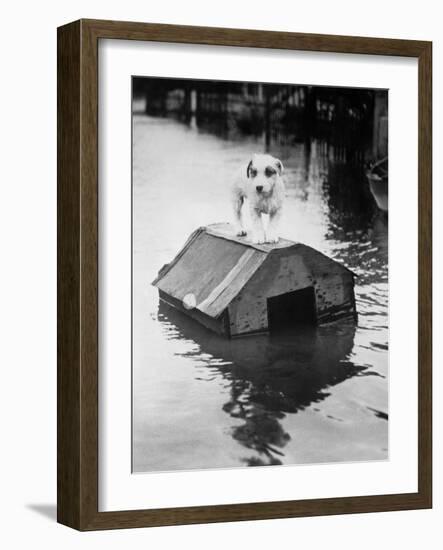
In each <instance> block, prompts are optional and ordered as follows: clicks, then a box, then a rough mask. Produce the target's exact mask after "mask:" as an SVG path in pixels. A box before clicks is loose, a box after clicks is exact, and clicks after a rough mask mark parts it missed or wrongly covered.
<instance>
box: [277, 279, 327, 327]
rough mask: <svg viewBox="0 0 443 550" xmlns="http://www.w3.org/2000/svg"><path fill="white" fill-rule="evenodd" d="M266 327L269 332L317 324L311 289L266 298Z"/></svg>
mask: <svg viewBox="0 0 443 550" xmlns="http://www.w3.org/2000/svg"><path fill="white" fill-rule="evenodd" d="M267 302H268V326H269V330H270V331H274V330H279V329H282V328H287V327H292V326H294V325H300V324H306V325H314V324H315V323H316V322H317V311H316V305H315V292H314V288H313V287H307V288H302V289H301V290H295V291H294V292H287V293H286V294H280V295H279V296H274V297H272V298H268V300H267Z"/></svg>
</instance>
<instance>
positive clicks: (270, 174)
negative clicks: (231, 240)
mask: <svg viewBox="0 0 443 550" xmlns="http://www.w3.org/2000/svg"><path fill="white" fill-rule="evenodd" d="M232 194H233V196H232V203H233V209H234V218H235V226H236V233H237V236H239V237H244V236H245V235H246V234H247V233H246V230H245V227H244V223H243V216H242V208H243V204H244V202H245V199H247V201H248V206H249V212H250V215H251V223H252V227H251V239H250V240H251V241H252V242H253V243H254V244H263V243H277V242H278V240H279V235H278V224H279V222H280V218H281V215H282V208H283V202H284V198H285V185H284V181H283V164H282V162H281V161H280V160H279V159H277V158H275V157H272V156H271V155H266V154H255V155H253V157H252V159H251V160H250V162H249V164H248V165H247V167H246V169H243V170H242V172H241V173H240V175H239V177H238V178H237V179H236V180H235V182H234V185H233V187H232ZM262 214H269V223H268V227H267V229H266V231H265V227H264V225H263V221H264V220H263V217H262Z"/></svg>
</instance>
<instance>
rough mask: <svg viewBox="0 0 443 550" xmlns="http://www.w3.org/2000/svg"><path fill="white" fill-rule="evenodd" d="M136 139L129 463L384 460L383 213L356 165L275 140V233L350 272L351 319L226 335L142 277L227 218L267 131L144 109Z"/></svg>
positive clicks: (318, 149) (176, 465)
mask: <svg viewBox="0 0 443 550" xmlns="http://www.w3.org/2000/svg"><path fill="white" fill-rule="evenodd" d="M133 139H134V149H133V468H134V471H136V472H148V471H160V470H161V471H168V470H188V469H197V468H198V469H201V468H232V467H241V466H259V465H278V464H303V463H327V462H339V461H346V462H348V461H369V460H385V459H387V457H388V421H387V419H388V270H387V219H386V218H385V216H384V215H383V214H381V213H379V212H377V208H376V206H375V203H374V200H373V199H372V197H371V195H370V193H369V190H368V187H367V182H366V181H365V180H364V175H363V170H362V169H361V167H359V166H353V165H351V164H350V163H347V162H346V161H345V158H344V156H343V154H342V153H340V154H338V153H337V151H333V150H332V148H330V147H329V148H328V147H326V146H325V145H322V144H318V143H315V142H314V143H309V144H306V143H305V144H302V143H298V144H297V143H289V144H288V143H285V144H280V145H278V144H273V145H272V148H271V153H272V154H274V155H275V156H278V157H279V158H280V159H281V160H282V161H283V163H284V165H285V171H286V187H287V201H286V207H285V215H284V219H283V221H282V226H281V235H282V236H284V237H286V238H288V239H292V240H296V241H301V242H304V243H306V244H308V245H310V246H313V247H314V248H317V249H318V250H320V251H321V252H323V253H325V254H327V255H328V256H330V257H332V258H334V259H336V260H337V261H340V262H342V263H344V264H345V265H346V266H347V267H348V268H350V269H352V270H353V271H354V273H355V274H356V276H357V277H356V288H355V292H356V303H357V310H358V323H357V324H355V323H353V322H352V321H349V320H346V321H340V322H337V323H335V324H331V325H326V326H321V327H317V328H299V329H297V330H292V331H289V332H287V333H279V334H278V335H273V336H269V335H260V336H250V337H246V338H241V339H237V340H226V339H224V338H222V337H220V336H217V335H215V334H212V333H211V332H209V331H207V330H206V329H204V328H203V327H200V326H199V325H198V324H196V323H194V322H192V321H190V320H189V319H188V318H187V317H185V316H184V315H182V314H180V313H178V312H176V311H174V310H171V309H170V308H167V307H164V306H159V300H158V292H157V289H156V288H154V287H152V286H151V285H150V283H151V281H152V280H153V279H154V277H155V276H156V274H157V271H158V270H159V269H160V268H161V267H162V266H163V265H164V264H165V263H168V262H169V261H170V260H171V259H172V258H173V257H174V256H175V254H176V253H177V251H178V250H179V249H180V248H181V247H182V245H183V244H184V242H185V240H186V239H187V237H188V236H189V234H190V233H191V232H192V231H193V230H194V229H196V228H197V227H198V226H201V225H207V224H210V223H215V222H223V221H229V220H230V219H231V212H230V203H229V185H230V182H231V181H232V177H233V173H235V171H236V170H237V169H238V166H240V165H241V164H242V163H246V164H247V161H248V160H249V156H250V155H251V153H253V152H261V151H263V140H262V139H261V138H248V139H245V138H242V139H237V138H229V139H228V138H227V137H226V136H225V137H219V136H217V135H215V134H214V133H209V132H205V131H202V130H198V129H196V128H195V127H192V125H186V124H183V123H180V122H179V121H175V120H173V119H163V118H153V117H147V116H145V115H142V114H137V115H135V116H134V119H133Z"/></svg>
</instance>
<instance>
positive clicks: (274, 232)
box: [266, 208, 281, 243]
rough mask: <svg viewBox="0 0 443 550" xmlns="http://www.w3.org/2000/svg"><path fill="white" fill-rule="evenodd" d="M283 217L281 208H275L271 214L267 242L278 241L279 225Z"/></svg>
mask: <svg viewBox="0 0 443 550" xmlns="http://www.w3.org/2000/svg"><path fill="white" fill-rule="evenodd" d="M280 219H281V208H278V209H277V210H274V211H273V212H271V213H270V214H269V223H268V229H267V231H266V242H267V243H278V239H279V236H278V226H279V223H280Z"/></svg>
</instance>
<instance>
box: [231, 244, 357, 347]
mask: <svg viewBox="0 0 443 550" xmlns="http://www.w3.org/2000/svg"><path fill="white" fill-rule="evenodd" d="M306 287H314V290H315V293H316V302H317V304H316V306H317V319H318V320H319V321H321V322H324V321H327V320H328V319H329V318H332V317H333V316H334V317H335V316H338V315H339V314H340V313H341V312H342V313H343V314H346V313H347V312H349V311H353V308H354V293H353V276H352V274H351V273H350V272H348V271H347V270H346V269H345V268H343V267H341V266H340V265H339V264H337V263H335V262H333V261H331V260H329V258H327V257H326V256H323V255H322V254H319V253H317V252H315V251H312V253H310V252H309V250H308V254H306V252H304V254H303V255H302V254H298V253H297V252H296V251H294V249H293V248H292V247H291V248H288V249H284V250H276V251H275V252H271V253H270V254H269V255H268V257H267V259H266V261H265V262H264V264H263V265H262V266H261V268H260V269H259V270H258V271H257V272H256V273H255V274H254V275H253V277H252V278H251V279H250V281H249V282H248V283H247V284H246V286H245V287H244V289H243V290H242V291H241V292H240V293H239V295H238V296H237V297H236V298H235V299H234V300H233V301H232V302H231V304H230V306H229V324H230V333H231V336H235V335H239V334H245V333H248V332H261V331H266V330H267V329H268V310H267V299H268V298H270V297H273V296H278V295H280V294H285V293H287V292H292V291H295V290H300V289H302V288H306Z"/></svg>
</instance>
